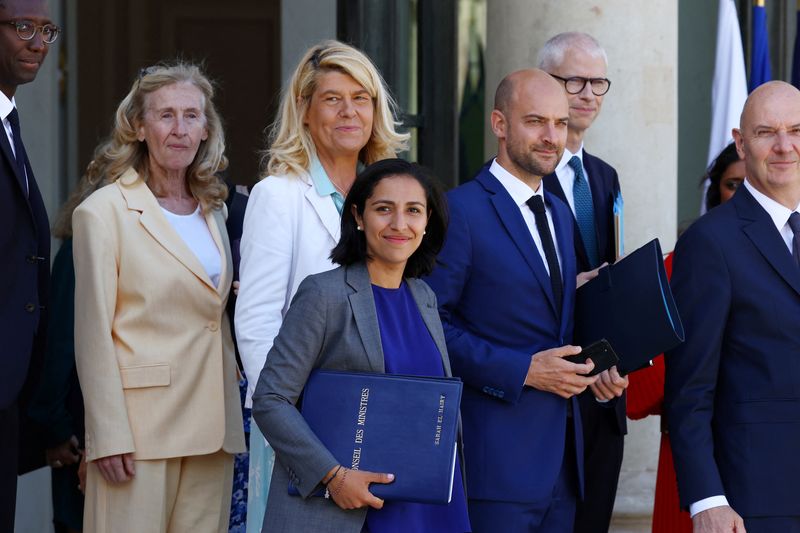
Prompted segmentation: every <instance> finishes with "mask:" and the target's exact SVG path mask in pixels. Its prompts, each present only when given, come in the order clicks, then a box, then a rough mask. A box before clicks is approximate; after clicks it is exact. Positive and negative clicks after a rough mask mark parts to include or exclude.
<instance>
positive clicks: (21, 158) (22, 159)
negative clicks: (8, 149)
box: [8, 107, 28, 196]
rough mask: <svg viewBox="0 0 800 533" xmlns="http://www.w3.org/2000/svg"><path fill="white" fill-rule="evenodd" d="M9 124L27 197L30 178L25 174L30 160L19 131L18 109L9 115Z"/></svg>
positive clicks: (15, 155)
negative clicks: (26, 165) (26, 164)
mask: <svg viewBox="0 0 800 533" xmlns="http://www.w3.org/2000/svg"><path fill="white" fill-rule="evenodd" d="M8 122H9V124H11V135H12V136H13V137H14V157H15V158H16V160H17V168H18V169H19V175H20V176H22V181H23V183H25V196H27V195H28V178H27V175H26V173H25V163H26V162H27V160H28V155H27V154H26V153H25V147H24V146H23V145H22V134H21V133H20V131H19V113H17V108H16V107H15V108H14V109H12V110H11V113H9V114H8Z"/></svg>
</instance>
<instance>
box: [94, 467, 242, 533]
mask: <svg viewBox="0 0 800 533" xmlns="http://www.w3.org/2000/svg"><path fill="white" fill-rule="evenodd" d="M232 489H233V455H231V454H229V453H227V452H224V451H219V452H216V453H212V454H210V455H199V456H193V457H178V458H174V459H158V460H153V461H136V475H135V476H134V478H133V479H132V480H131V481H127V482H125V483H120V484H110V483H108V482H106V480H105V479H104V478H103V475H102V474H101V473H100V470H99V469H98V468H97V465H96V464H95V463H89V465H88V471H87V474H86V503H85V505H84V509H83V528H84V531H86V532H87V533H126V532H131V533H133V532H136V533H182V532H192V533H212V532H226V531H228V518H229V515H230V507H231V491H232Z"/></svg>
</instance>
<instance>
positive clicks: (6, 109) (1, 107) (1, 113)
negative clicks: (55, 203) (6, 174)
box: [0, 91, 28, 190]
mask: <svg viewBox="0 0 800 533" xmlns="http://www.w3.org/2000/svg"><path fill="white" fill-rule="evenodd" d="M15 107H17V102H16V100H15V99H14V98H11V100H9V99H8V96H6V93H4V92H3V91H0V119H2V120H3V128H4V129H5V130H6V137H7V138H8V144H10V145H11V152H12V153H13V154H14V157H17V151H16V150H15V149H14V133H13V132H12V131H11V122H9V121H8V115H10V114H11V111H13V110H14V108H15ZM25 189H26V190H27V189H28V174H27V171H26V173H25Z"/></svg>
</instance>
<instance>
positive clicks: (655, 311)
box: [575, 239, 684, 375]
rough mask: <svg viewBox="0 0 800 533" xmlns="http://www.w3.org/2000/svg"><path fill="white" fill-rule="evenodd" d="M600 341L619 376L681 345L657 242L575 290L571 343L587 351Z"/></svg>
mask: <svg viewBox="0 0 800 533" xmlns="http://www.w3.org/2000/svg"><path fill="white" fill-rule="evenodd" d="M603 338H605V339H607V340H608V342H609V343H610V344H611V346H612V347H613V348H614V350H615V351H616V352H617V355H618V356H619V359H620V361H619V363H618V365H617V368H618V370H619V371H620V373H621V374H623V375H624V374H629V373H630V372H633V371H634V370H638V369H640V368H644V367H646V366H649V365H650V360H651V359H653V358H654V357H655V356H657V355H659V354H661V353H663V352H664V351H666V350H669V349H672V348H674V347H675V346H677V345H679V344H680V343H682V342H683V339H684V333H683V324H682V323H681V317H680V316H679V315H678V309H677V308H676V307H675V301H674V299H673V297H672V291H671V290H670V287H669V282H668V281H667V273H666V271H665V270H664V260H663V257H662V254H661V246H660V244H659V242H658V239H653V240H652V241H650V242H648V243H647V244H645V245H644V246H642V247H641V248H639V249H638V250H636V251H635V252H633V253H631V254H628V255H626V256H625V257H623V258H622V259H620V260H619V261H617V262H616V263H615V264H613V265H609V266H607V267H604V268H602V269H600V272H599V274H598V276H597V277H596V278H594V279H592V280H591V281H589V282H588V283H586V284H584V285H583V286H582V287H581V288H579V289H578V291H577V296H576V301H575V342H576V343H578V344H580V345H581V346H586V345H588V344H591V343H593V342H595V341H597V340H600V339H603Z"/></svg>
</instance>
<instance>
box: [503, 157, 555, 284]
mask: <svg viewBox="0 0 800 533" xmlns="http://www.w3.org/2000/svg"><path fill="white" fill-rule="evenodd" d="M489 172H491V173H492V175H493V176H494V177H495V178H497V180H498V181H499V182H500V184H501V185H502V186H503V188H505V190H506V191H508V194H509V195H511V199H512V200H514V203H515V204H517V206H518V207H519V210H520V213H522V218H523V219H524V220H525V225H526V226H528V231H530V233H531V237H533V242H534V243H535V244H536V249H537V250H538V251H539V257H541V258H542V263H544V268H545V270H547V274H548V275H549V274H550V268H549V267H548V266H547V257H546V256H545V254H544V247H543V246H542V238H541V237H539V230H538V229H536V218H535V217H534V216H533V211H531V208H530V207H528V204H527V203H526V202H527V201H528V200H530V199H531V198H532V197H533V196H541V197H542V200H543V201H544V195H543V192H544V187H542V185H541V184H539V188H538V189H537V190H535V191H534V190H533V189H531V188H530V187H529V186H528V185H527V184H526V183H525V182H523V181H522V180H520V179H519V178H517V177H515V176H514V175H513V174H511V173H510V172H509V171H507V170H506V169H504V168H503V167H502V166H500V163H498V162H497V159H495V160H494V161H492V166H490V167H489ZM544 206H545V213H546V214H547V224H548V225H549V226H550V235H552V237H553V244H555V247H556V256H557V257H558V264H559V266H562V265H563V264H564V263H563V261H562V260H561V252H560V250H559V248H558V239H557V238H556V233H555V227H554V226H553V214H552V210H551V209H550V208H549V207H547V202H545V204H544ZM562 269H563V268H562Z"/></svg>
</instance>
